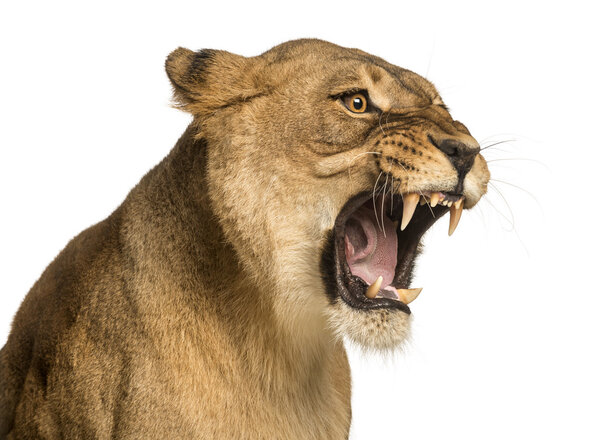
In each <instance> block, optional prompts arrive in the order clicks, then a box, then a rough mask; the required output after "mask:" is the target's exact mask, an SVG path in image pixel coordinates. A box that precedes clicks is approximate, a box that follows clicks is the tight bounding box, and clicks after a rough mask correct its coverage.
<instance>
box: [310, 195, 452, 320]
mask: <svg viewBox="0 0 600 440" xmlns="http://www.w3.org/2000/svg"><path fill="white" fill-rule="evenodd" d="M463 203H464V197H463V196H462V195H461V194H450V193H443V192H430V191H427V192H422V193H419V194H417V193H409V194H404V195H402V196H401V195H398V194H396V195H392V194H390V193H388V194H386V195H385V196H379V197H376V198H374V197H373V195H372V194H367V193H363V194H359V195H357V196H355V197H353V198H352V199H350V200H349V201H348V202H347V203H346V205H345V206H344V208H343V209H342V211H341V212H340V214H339V215H338V218H337V219H336V222H335V227H334V231H333V237H332V243H331V247H332V249H330V252H325V254H324V257H323V263H322V264H323V273H324V274H331V275H329V276H327V275H326V276H325V278H326V280H325V281H326V282H327V284H328V291H330V292H331V291H332V289H333V291H335V294H336V295H339V296H340V297H341V298H342V299H343V300H344V301H345V302H346V303H347V304H348V305H350V306H351V307H354V308H358V309H365V310H369V309H381V308H388V309H398V310H401V311H403V312H405V313H408V314H409V313H410V308H409V307H408V305H407V304H408V303H410V302H411V301H413V300H414V299H415V298H416V297H417V295H418V294H419V293H420V292H421V289H414V288H412V289H411V288H410V283H411V279H412V272H413V268H414V264H415V259H416V257H417V255H418V253H419V243H420V241H421V238H422V236H423V234H424V233H425V232H426V231H427V230H428V229H429V228H430V227H431V226H432V225H433V224H434V223H435V222H436V221H437V220H438V219H439V218H441V217H442V216H443V215H444V214H445V213H446V212H448V211H450V229H449V234H452V232H454V229H455V228H456V226H457V224H458V221H459V220H460V215H461V213H462V208H463ZM332 266H333V267H332Z"/></svg>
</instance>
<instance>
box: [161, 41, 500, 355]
mask: <svg viewBox="0 0 600 440" xmlns="http://www.w3.org/2000/svg"><path fill="white" fill-rule="evenodd" d="M166 70H167V73H168V75H169V78H170V80H171V82H172V84H173V87H174V94H175V100H176V103H177V105H178V106H179V107H181V108H182V109H184V110H186V111H188V112H190V113H191V114H192V115H193V117H194V121H193V126H194V127H195V133H196V137H197V138H202V139H204V140H205V142H206V148H207V151H206V154H207V165H206V175H207V176H208V179H207V180H208V188H207V192H208V198H209V200H210V204H211V209H212V212H214V214H215V217H216V218H217V219H218V221H219V223H220V225H221V227H222V229H223V231H224V235H225V237H226V239H227V240H228V241H229V242H230V244H231V245H232V246H233V249H235V252H236V254H237V258H238V260H239V263H240V264H239V267H240V272H241V273H242V274H243V276H241V278H240V279H243V280H244V281H243V282H240V283H239V285H240V288H239V292H238V293H239V294H243V291H244V289H246V290H247V291H249V290H252V291H253V292H256V296H257V298H259V301H263V302H264V304H265V307H270V308H271V309H272V310H273V311H274V313H273V315H274V316H275V318H276V320H277V321H278V324H279V325H280V327H281V331H284V332H286V331H289V332H291V333H293V334H294V335H295V337H302V336H305V335H315V334H322V335H324V336H328V337H330V336H331V335H332V334H334V335H337V336H340V337H342V336H347V337H349V338H350V339H351V340H353V341H356V342H358V343H360V344H362V345H363V346H366V347H376V348H391V347H395V346H397V345H398V344H400V343H401V342H402V341H403V340H404V339H405V337H406V335H407V334H408V331H409V324H410V314H411V311H410V309H409V307H408V305H407V304H408V303H409V302H411V301H412V300H413V299H414V298H415V297H416V295H417V294H418V293H419V292H420V289H414V288H411V285H410V283H411V276H412V271H413V267H414V262H415V258H416V256H417V254H418V251H419V242H420V240H421V237H422V236H423V234H424V233H425V232H426V231H427V230H428V229H429V228H430V227H431V226H432V225H433V223H435V222H436V221H437V220H439V219H440V218H441V217H443V216H444V215H445V214H446V213H448V212H449V222H450V229H449V232H450V233H452V232H453V231H454V229H455V228H456V226H457V224H458V221H459V219H460V216H461V212H462V210H463V209H464V208H466V209H469V208H471V207H473V206H474V205H475V204H476V203H477V202H478V201H479V199H480V198H481V197H482V196H483V195H484V194H485V193H486V189H487V182H488V180H489V172H488V169H487V166H486V162H485V160H484V159H483V157H482V156H481V154H480V148H479V144H478V143H477V141H476V140H475V139H474V138H473V137H472V136H471V135H470V133H469V131H468V130H467V128H466V127H465V126H464V125H463V124H462V123H460V122H458V121H455V120H454V119H453V118H452V116H451V115H450V113H449V112H448V109H447V108H446V106H445V105H444V102H443V101H442V98H441V97H440V96H439V94H438V92H437V91H436V89H435V87H434V86H433V85H432V84H431V83H430V82H429V81H427V80H426V79H424V78H422V77H420V76H419V75H417V74H415V73H413V72H411V71H409V70H406V69H403V68H400V67H397V66H394V65H392V64H389V63H387V62H386V61H384V60H383V59H381V58H378V57H375V56H373V55H370V54H368V53H365V52H362V51H360V50H357V49H347V48H342V47H339V46H336V45H334V44H330V43H327V42H323V41H319V40H299V41H293V42H289V43H285V44H282V45H280V46H277V47H275V48H273V49H271V50H269V51H268V52H266V53H264V54H262V55H260V56H256V57H251V58H246V57H242V56H238V55H234V54H231V53H228V52H224V51H217V50H202V51H198V52H193V51H190V50H188V49H183V48H180V49H177V50H175V51H174V52H172V53H171V55H170V56H169V57H168V59H167V62H166ZM223 276H228V274H223ZM324 329H326V330H327V331H325V330H324Z"/></svg>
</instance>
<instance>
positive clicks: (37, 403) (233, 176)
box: [0, 40, 489, 439]
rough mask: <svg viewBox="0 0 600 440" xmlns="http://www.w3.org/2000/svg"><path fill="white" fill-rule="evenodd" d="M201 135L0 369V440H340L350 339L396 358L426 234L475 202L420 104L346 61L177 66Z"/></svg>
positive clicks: (468, 166)
mask: <svg viewBox="0 0 600 440" xmlns="http://www.w3.org/2000/svg"><path fill="white" fill-rule="evenodd" d="M166 71H167V74H168V76H169V78H170V80H171V82H172V84H173V88H174V96H175V101H176V103H177V105H178V106H179V107H180V108H181V109H183V110H185V111H187V112H189V113H191V114H192V115H193V121H192V123H191V124H190V126H189V127H188V129H187V130H186V131H185V133H184V134H183V136H182V137H181V139H179V141H178V142H177V144H176V145H175V147H174V148H173V150H172V151H171V152H170V153H169V155H168V156H167V157H166V158H165V159H164V160H163V161H162V162H161V163H160V164H159V165H157V166H156V167H155V168H154V169H152V170H151V171H150V172H149V173H148V174H147V175H146V176H145V177H144V178H143V179H142V180H141V181H140V183H139V184H138V185H137V186H136V187H135V188H134V189H133V190H132V191H131V193H130V194H129V195H128V196H127V198H126V200H125V201H124V202H123V204H122V205H121V206H120V207H119V208H118V209H117V210H116V211H115V212H113V213H112V214H111V215H110V216H109V217H108V218H107V219H106V220H104V221H102V222H100V223H98V224H96V225H95V226H92V227H91V228H89V229H87V230H85V231H84V232H82V233H81V234H80V235H79V236H77V237H76V238H75V239H73V240H72V241H71V242H70V243H69V244H68V245H67V247H66V248H65V249H64V250H63V251H62V252H61V253H60V255H59V256H58V257H57V258H56V260H54V262H52V263H51V264H50V266H48V268H47V269H46V271H45V272H44V273H43V275H42V276H41V278H40V279H39V280H38V281H37V283H36V284H35V285H34V286H33V288H32V289H31V291H30V292H29V294H28V295H27V297H26V298H25V300H24V302H23V304H22V306H21V308H20V310H19V312H18V313H17V315H16V317H15V319H14V322H13V327H12V332H11V334H10V336H9V338H8V342H7V343H6V345H5V346H4V348H3V349H2V351H1V352H0V437H2V438H9V439H20V438H48V439H58V438H86V439H88V438H102V439H108V438H127V439H150V438H152V439H167V438H173V439H180V438H195V439H212V438H215V439H274V438H278V439H300V438H303V439H343V438H347V436H348V431H349V427H350V416H351V409H350V371H349V366H348V360H347V358H346V352H345V350H344V345H343V339H344V337H347V338H349V339H350V340H353V341H355V342H357V343H359V344H362V345H364V346H367V347H374V348H378V349H388V348H392V347H395V346H398V345H399V344H401V343H402V341H403V340H404V339H405V338H406V336H407V334H408V332H409V327H410V313H411V312H410V309H409V307H408V305H407V304H408V303H409V302H411V301H412V300H413V299H414V298H415V297H416V295H417V294H418V293H419V292H420V289H415V288H411V286H410V282H411V273H412V270H413V266H414V261H415V257H416V255H417V253H418V251H419V241H420V239H421V237H422V236H423V234H424V233H425V231H427V229H428V228H429V227H430V226H431V225H432V224H433V223H434V222H435V221H437V220H438V219H440V218H441V217H443V216H444V215H445V214H446V213H447V212H449V216H448V217H449V223H450V230H449V232H450V233H452V232H453V231H454V229H455V228H456V226H457V224H458V221H459V219H460V216H461V212H462V210H463V208H467V209H468V208H471V207H473V206H474V205H475V204H476V203H477V202H478V200H479V199H480V198H481V196H482V195H483V194H484V193H485V192H486V186H487V182H488V180H489V173H488V169H487V166H486V162H485V160H484V159H483V157H482V156H481V155H480V154H479V152H480V148H479V145H478V143H477V141H476V140H475V139H474V138H473V137H471V135H470V134H469V131H468V130H467V128H466V127H465V126H464V125H463V124H461V123H460V122H458V121H455V120H453V119H452V117H451V116H450V114H449V112H448V109H447V108H446V107H445V105H444V103H443V101H442V99H441V98H440V96H439V95H438V92H437V91H436V89H435V88H434V86H433V85H432V84H430V83H429V82H428V81H427V80H425V79H423V78H422V77H420V76H418V75H416V74H415V73H413V72H410V71H408V70H405V69H402V68H399V67H396V66H394V65H391V64H389V63H387V62H386V61H384V60H382V59H381V58H377V57H375V56H372V55H369V54H367V53H365V52H362V51H360V50H356V49H346V48H342V47H339V46H336V45H333V44H330V43H326V42H323V41H318V40H300V41H292V42H289V43H285V44H282V45H280V46H277V47H275V48H273V49H272V50H270V51H268V52H266V53H264V54H262V55H260V56H257V57H252V58H245V57H242V56H238V55H234V54H231V53H228V52H224V51H218V50H202V51H199V52H192V51H190V50H187V49H182V48H180V49H177V50H175V51H174V52H173V53H171V54H170V55H169V57H168V58H167V61H166Z"/></svg>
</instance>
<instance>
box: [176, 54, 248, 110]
mask: <svg viewBox="0 0 600 440" xmlns="http://www.w3.org/2000/svg"><path fill="white" fill-rule="evenodd" d="M251 65H252V63H251V62H250V59H249V58H245V57H242V56H240V55H235V54H232V53H229V52H225V51H221V50H212V49H203V50H200V51H197V52H194V51H191V50H189V49H185V48H183V47H179V48H177V49H175V50H174V51H173V52H171V53H170V54H169V56H168V57H167V60H166V62H165V70H166V71H167V76H168V77H169V79H170V80H171V84H172V85H173V98H174V100H175V102H176V105H177V106H178V107H179V108H181V109H183V110H186V111H189V112H190V113H193V114H201V113H204V112H210V111H213V110H215V109H217V108H222V107H225V106H227V105H229V104H231V103H233V102H236V101H240V100H244V99H248V97H249V96H253V95H255V94H257V91H256V84H257V82H256V81H255V80H254V78H253V75H252V74H251V73H250V71H251V70H252V69H251Z"/></svg>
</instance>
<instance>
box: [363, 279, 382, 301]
mask: <svg viewBox="0 0 600 440" xmlns="http://www.w3.org/2000/svg"><path fill="white" fill-rule="evenodd" d="M382 282H383V277H382V276H381V275H380V276H379V278H377V279H376V280H375V282H374V283H373V284H371V285H370V286H369V288H368V289H367V292H366V293H365V295H366V297H367V298H371V299H373V298H375V297H376V296H377V294H378V293H379V289H380V288H381V283H382Z"/></svg>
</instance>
